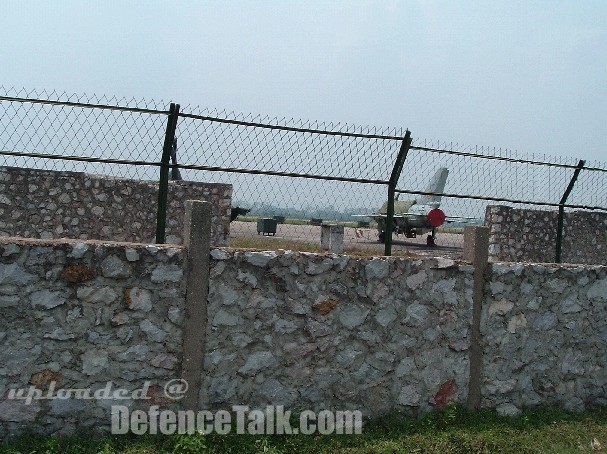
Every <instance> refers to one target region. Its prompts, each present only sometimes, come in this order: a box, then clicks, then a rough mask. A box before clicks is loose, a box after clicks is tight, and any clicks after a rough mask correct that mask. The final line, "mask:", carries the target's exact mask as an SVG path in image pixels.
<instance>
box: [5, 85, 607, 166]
mask: <svg viewBox="0 0 607 454" xmlns="http://www.w3.org/2000/svg"><path fill="white" fill-rule="evenodd" d="M2 89H4V87H0V90H2ZM5 91H8V92H10V90H5ZM14 93H15V94H14V95H13V96H7V95H6V94H5V95H0V102H2V101H4V102H20V103H31V104H41V105H51V106H67V107H75V108H86V109H101V110H113V111H122V112H133V113H142V114H150V115H169V110H168V104H167V108H166V109H158V108H155V109H150V108H142V107H129V106H119V105H116V104H117V103H118V99H116V98H106V97H103V98H97V99H102V100H106V101H107V103H95V102H80V101H70V100H69V98H71V97H72V96H68V95H65V96H68V100H60V99H56V100H53V99H50V98H51V97H52V95H56V96H57V98H60V97H61V96H62V95H57V94H56V93H54V92H53V93H52V94H47V93H46V92H43V93H37V92H33V93H32V94H35V95H37V97H30V96H25V97H24V96H20V94H21V93H23V91H21V92H14ZM27 94H28V93H26V95H27ZM41 95H46V98H43V97H42V96H41ZM73 96H76V95H73ZM112 101H113V102H115V103H116V104H110V102H112ZM155 104H156V105H158V103H155ZM186 109H187V107H186ZM192 110H195V109H192ZM207 112H208V113H215V115H202V114H195V113H187V112H184V111H182V112H180V113H179V116H180V117H182V118H190V119H195V120H202V121H209V122H216V123H223V124H231V125H236V126H245V127H255V128H264V129H270V130H279V131H288V132H297V133H307V134H318V135H326V136H341V137H351V138H363V139H376V140H394V141H402V140H403V136H401V135H391V134H375V133H363V132H349V131H343V130H336V129H333V130H332V129H320V128H309V127H303V122H301V123H302V126H301V127H298V126H288V125H280V124H271V123H270V122H269V121H270V120H269V118H267V117H266V118H264V120H265V119H267V120H268V122H260V121H248V120H247V119H237V118H227V117H228V116H229V115H227V114H226V115H224V117H223V118H222V117H221V116H220V115H221V113H220V112H209V111H207ZM256 118H259V117H256ZM252 120H253V118H252ZM323 125H324V124H323ZM331 126H332V124H331ZM337 126H339V123H338V124H337ZM345 126H346V127H347V125H345ZM348 129H349V128H348ZM392 130H393V131H394V132H397V130H396V129H395V128H393V129H392ZM384 131H385V132H389V131H390V130H389V129H384ZM410 149H411V150H417V151H425V152H430V153H437V154H447V155H454V156H460V157H468V158H478V159H486V160H494V161H502V162H510V163H513V164H527V165H535V166H546V167H554V168H564V169H572V170H575V169H576V167H577V165H576V164H562V163H557V162H548V161H541V160H534V159H524V158H515V157H508V156H495V155H491V154H483V153H479V152H473V151H457V150H449V149H447V148H441V147H440V145H439V147H426V146H418V145H412V146H411V147H410ZM598 165H600V164H598ZM598 165H597V166H587V167H584V171H593V172H601V173H607V168H604V167H599V166H598Z"/></svg>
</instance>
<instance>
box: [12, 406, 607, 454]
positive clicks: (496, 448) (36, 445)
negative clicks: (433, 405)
mask: <svg viewBox="0 0 607 454" xmlns="http://www.w3.org/2000/svg"><path fill="white" fill-rule="evenodd" d="M593 439H594V440H596V441H598V443H599V444H600V445H602V446H605V447H603V448H602V449H601V446H600V445H597V444H595V445H594V448H593V446H592V444H591V443H592V441H593ZM605 449H607V409H605V408H600V409H596V410H593V411H587V412H584V413H577V414H574V413H568V412H565V411H563V410H557V409H551V408H536V409H532V410H527V411H525V412H524V413H523V414H522V415H521V416H519V417H517V418H504V417H499V416H497V415H496V413H495V412H494V411H490V410H484V411H481V412H476V413H471V412H468V411H466V410H464V409H461V408H458V407H450V408H447V409H446V410H443V411H437V412H434V413H431V414H429V415H426V416H424V417H422V418H420V419H408V418H404V417H402V416H399V415H394V416H391V417H387V418H383V419H380V420H375V421H371V422H368V423H366V424H365V425H364V427H363V434H362V435H332V436H329V435H324V436H321V435H314V436H303V435H295V436H291V435H289V436H284V435H283V436H279V435H274V436H268V435H264V436H253V435H235V434H234V435H232V434H230V435H216V434H211V435H207V436H203V435H171V436H162V435H158V436H152V435H147V436H139V437H135V436H127V435H122V436H106V437H102V438H91V437H82V436H80V437H67V438H56V437H41V436H35V435H24V436H22V437H19V438H17V439H15V440H13V441H11V442H4V443H3V444H1V445H0V452H2V453H11V454H16V453H42V452H45V453H98V452H101V453H108V454H110V453H119V452H123V453H132V454H144V453H155V452H165V453H188V452H209V453H230V452H233V453H295V452H296V453H323V452H330V453H332V454H339V453H358V452H363V453H401V452H404V453H409V452H411V453H414V452H424V453H440V454H447V453H485V452H486V453H498V452H499V453H516V454H522V453H580V452H593V451H596V450H605Z"/></svg>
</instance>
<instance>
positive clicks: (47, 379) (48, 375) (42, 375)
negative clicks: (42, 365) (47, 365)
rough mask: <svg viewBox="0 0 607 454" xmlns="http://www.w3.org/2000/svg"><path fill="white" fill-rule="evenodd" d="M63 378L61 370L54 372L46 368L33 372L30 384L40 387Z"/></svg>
mask: <svg viewBox="0 0 607 454" xmlns="http://www.w3.org/2000/svg"><path fill="white" fill-rule="evenodd" d="M60 378H61V372H54V371H52V370H50V369H44V370H42V371H40V372H36V373H35V374H32V376H31V377H30V384H32V385H34V386H38V387H42V386H48V385H49V384H50V383H51V382H57V381H59V379H60Z"/></svg>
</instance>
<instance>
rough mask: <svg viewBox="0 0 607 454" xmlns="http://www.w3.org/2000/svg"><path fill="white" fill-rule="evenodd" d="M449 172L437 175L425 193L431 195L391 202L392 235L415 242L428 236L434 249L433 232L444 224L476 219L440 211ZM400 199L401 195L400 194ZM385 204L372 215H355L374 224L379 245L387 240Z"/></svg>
mask: <svg viewBox="0 0 607 454" xmlns="http://www.w3.org/2000/svg"><path fill="white" fill-rule="evenodd" d="M448 175H449V169H447V168H445V167H442V168H440V169H438V170H437V171H436V173H435V174H434V176H433V177H432V179H431V180H430V183H429V184H428V187H427V188H426V189H425V190H424V192H427V193H431V194H429V195H420V196H418V197H417V198H415V199H412V200H398V195H397V196H396V199H395V200H394V226H393V229H392V231H393V233H396V234H397V235H398V234H403V235H405V236H406V237H407V238H415V237H416V236H417V235H422V234H424V233H427V232H430V235H428V237H427V238H426V244H427V245H428V246H434V245H435V239H436V228H437V227H440V226H441V225H443V224H444V223H445V222H447V223H448V222H470V221H472V220H476V219H475V218H462V217H453V216H447V215H445V213H444V212H443V210H441V209H440V208H439V206H440V201H441V196H440V195H435V194H440V193H442V192H443V191H444V189H445V184H446V183H447V176H448ZM399 195H400V194H399ZM387 208H388V202H387V201H386V202H385V203H384V204H383V205H382V207H381V208H380V209H379V210H377V211H376V212H375V213H373V214H369V215H355V216H359V217H363V216H364V217H370V218H372V219H374V220H375V222H377V231H378V238H379V241H380V242H381V243H383V242H385V240H386V212H387Z"/></svg>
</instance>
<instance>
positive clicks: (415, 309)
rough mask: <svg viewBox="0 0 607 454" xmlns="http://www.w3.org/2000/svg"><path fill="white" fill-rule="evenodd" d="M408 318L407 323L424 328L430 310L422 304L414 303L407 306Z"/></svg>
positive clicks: (406, 318)
mask: <svg viewBox="0 0 607 454" xmlns="http://www.w3.org/2000/svg"><path fill="white" fill-rule="evenodd" d="M406 313H407V316H406V317H405V320H404V321H405V323H407V324H408V325H412V326H422V325H424V324H425V323H426V321H427V319H428V314H429V311H428V308H427V307H426V306H424V305H423V304H420V303H417V302H416V303H413V304H411V305H409V306H407V310H406Z"/></svg>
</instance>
